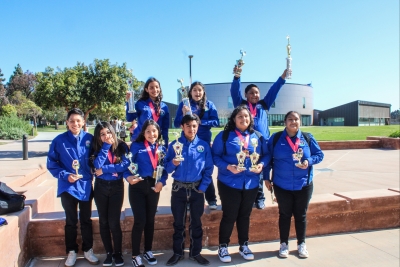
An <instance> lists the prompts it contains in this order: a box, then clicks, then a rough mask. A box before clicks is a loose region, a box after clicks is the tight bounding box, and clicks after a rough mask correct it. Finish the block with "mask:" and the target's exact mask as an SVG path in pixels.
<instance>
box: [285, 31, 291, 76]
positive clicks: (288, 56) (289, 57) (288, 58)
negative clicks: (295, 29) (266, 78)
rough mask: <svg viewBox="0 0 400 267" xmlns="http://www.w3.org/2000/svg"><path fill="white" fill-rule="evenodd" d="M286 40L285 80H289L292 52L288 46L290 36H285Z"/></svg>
mask: <svg viewBox="0 0 400 267" xmlns="http://www.w3.org/2000/svg"><path fill="white" fill-rule="evenodd" d="M286 39H287V42H288V44H287V46H286V49H287V58H286V69H287V71H286V79H291V78H292V56H291V55H290V53H291V51H292V47H291V46H290V36H289V35H288V36H286Z"/></svg>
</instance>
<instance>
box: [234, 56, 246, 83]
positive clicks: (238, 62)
mask: <svg viewBox="0 0 400 267" xmlns="http://www.w3.org/2000/svg"><path fill="white" fill-rule="evenodd" d="M240 54H241V55H242V56H241V57H240V59H238V60H236V71H234V72H233V74H235V76H238V77H240V75H241V74H242V67H243V65H244V61H243V57H244V56H245V55H246V51H243V50H240Z"/></svg>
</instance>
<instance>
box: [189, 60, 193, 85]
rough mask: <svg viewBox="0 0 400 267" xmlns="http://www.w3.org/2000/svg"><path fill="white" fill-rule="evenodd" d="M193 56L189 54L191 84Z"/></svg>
mask: <svg viewBox="0 0 400 267" xmlns="http://www.w3.org/2000/svg"><path fill="white" fill-rule="evenodd" d="M192 57H193V55H189V76H190V85H189V86H191V85H192Z"/></svg>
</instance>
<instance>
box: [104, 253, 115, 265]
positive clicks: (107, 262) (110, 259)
mask: <svg viewBox="0 0 400 267" xmlns="http://www.w3.org/2000/svg"><path fill="white" fill-rule="evenodd" d="M112 264H113V257H112V253H111V252H108V253H107V257H106V259H105V260H104V262H103V266H112Z"/></svg>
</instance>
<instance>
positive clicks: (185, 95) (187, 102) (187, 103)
mask: <svg viewBox="0 0 400 267" xmlns="http://www.w3.org/2000/svg"><path fill="white" fill-rule="evenodd" d="M178 83H180V84H181V88H179V92H180V93H181V95H182V102H183V105H185V106H187V107H189V111H188V112H186V114H183V116H185V115H192V109H191V107H190V100H189V96H188V95H189V91H188V88H187V87H185V86H183V79H178Z"/></svg>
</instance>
